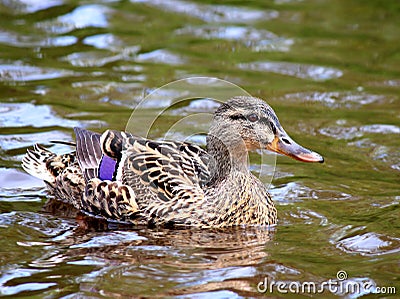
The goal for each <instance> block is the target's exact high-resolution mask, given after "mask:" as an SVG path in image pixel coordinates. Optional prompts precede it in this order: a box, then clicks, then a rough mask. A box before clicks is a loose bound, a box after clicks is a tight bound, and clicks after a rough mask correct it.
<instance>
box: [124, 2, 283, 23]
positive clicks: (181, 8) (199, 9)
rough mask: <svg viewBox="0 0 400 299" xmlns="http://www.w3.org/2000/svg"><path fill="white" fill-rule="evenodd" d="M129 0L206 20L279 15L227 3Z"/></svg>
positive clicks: (239, 20) (250, 19)
mask: <svg viewBox="0 0 400 299" xmlns="http://www.w3.org/2000/svg"><path fill="white" fill-rule="evenodd" d="M131 2H145V3H146V4H148V5H153V6H156V7H158V8H162V9H164V10H167V11H173V12H175V13H180V14H186V15H190V16H192V17H195V18H199V19H202V20H204V21H206V22H219V23H231V22H232V23H248V22H254V21H257V20H263V21H266V20H271V19H275V18H277V17H278V16H279V12H278V11H276V10H267V9H264V10H262V11H261V10H252V9H248V8H244V7H235V6H228V5H205V4H197V3H193V2H188V1H181V0H170V1H163V0H131Z"/></svg>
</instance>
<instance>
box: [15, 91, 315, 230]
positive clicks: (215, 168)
mask: <svg viewBox="0 0 400 299" xmlns="http://www.w3.org/2000/svg"><path fill="white" fill-rule="evenodd" d="M75 134H76V150H75V152H72V153H69V154H65V155H56V154H54V153H52V152H50V151H49V150H47V149H45V148H43V147H41V146H40V145H35V146H34V147H33V149H32V150H28V153H27V154H26V156H25V157H24V158H23V160H22V166H23V168H24V169H25V170H26V171H27V172H28V173H30V174H32V175H34V176H36V177H38V178H40V179H42V180H44V181H45V182H46V184H47V186H48V189H49V191H50V193H51V194H53V195H54V196H55V197H56V198H58V199H60V200H63V201H66V202H69V203H71V204H73V205H74V206H75V207H76V208H77V209H79V210H82V211H84V212H87V213H89V214H91V215H95V216H101V217H104V218H106V219H108V220H115V221H123V222H131V223H135V224H137V223H145V224H149V225H175V226H198V227H223V226H234V225H243V224H247V225H272V224H275V223H276V221H277V215H276V209H275V207H274V204H273V201H272V200H271V197H270V195H269V194H268V191H267V188H266V187H265V186H264V184H263V183H262V182H261V181H260V180H259V179H258V178H256V177H255V176H254V175H253V174H252V173H251V172H250V171H249V169H248V165H247V160H248V151H249V150H254V149H269V150H271V151H275V152H279V153H283V154H286V155H288V156H291V157H293V158H295V159H298V160H301V161H305V162H322V161H323V159H322V157H321V156H320V155H318V154H317V153H315V152H311V151H309V150H307V149H305V148H303V147H301V146H299V145H298V144H296V143H295V142H294V141H293V140H292V139H290V137H289V136H288V135H287V134H286V132H285V131H284V130H283V128H282V127H281V125H280V124H279V121H278V118H277V117H276V115H275V113H274V111H273V110H272V108H271V107H270V106H268V105H267V104H266V103H265V102H263V101H262V100H260V99H257V98H253V97H234V98H232V99H230V100H229V101H227V102H226V103H224V104H222V105H221V106H220V107H219V108H218V109H217V110H216V112H215V114H214V118H213V121H212V124H211V128H210V132H209V134H208V136H207V150H204V149H202V148H201V147H199V146H197V145H193V144H189V143H186V142H177V141H156V140H149V139H145V138H142V137H138V136H135V135H133V134H130V133H126V132H118V131H111V130H108V131H106V132H104V133H103V134H98V133H94V132H90V131H87V130H84V129H80V128H75Z"/></svg>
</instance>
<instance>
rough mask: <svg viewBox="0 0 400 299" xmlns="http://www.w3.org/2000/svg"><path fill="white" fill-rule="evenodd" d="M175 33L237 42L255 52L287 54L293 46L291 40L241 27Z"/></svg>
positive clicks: (267, 32) (190, 29)
mask: <svg viewBox="0 0 400 299" xmlns="http://www.w3.org/2000/svg"><path fill="white" fill-rule="evenodd" d="M175 33H176V34H187V35H191V36H197V37H201V38H204V39H224V40H229V41H239V42H241V43H243V44H244V45H245V46H247V47H249V48H251V49H252V50H253V51H255V52H261V51H277V52H287V51H289V50H290V47H291V46H292V45H293V44H294V41H293V40H292V39H286V38H283V37H279V36H277V35H276V34H274V33H272V32H270V31H267V30H260V29H255V28H251V27H241V26H212V25H206V26H197V27H196V26H188V27H185V28H182V29H178V30H176V31H175Z"/></svg>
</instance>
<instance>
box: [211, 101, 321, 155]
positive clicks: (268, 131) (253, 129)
mask: <svg viewBox="0 0 400 299" xmlns="http://www.w3.org/2000/svg"><path fill="white" fill-rule="evenodd" d="M210 135H212V136H214V137H215V138H217V139H219V140H221V141H222V142H223V143H224V144H225V145H227V147H229V148H231V149H234V148H235V147H236V144H237V143H238V142H240V143H241V144H242V145H243V144H244V145H245V147H246V148H247V150H255V149H268V150H270V151H273V152H276V153H279V154H283V155H286V156H289V157H291V158H294V159H296V160H300V161H303V162H323V161H324V158H323V157H322V156H321V155H320V154H318V153H316V152H313V151H311V150H309V149H306V148H304V147H302V146H301V145H299V144H297V143H296V142H294V141H293V139H291V138H290V137H289V135H288V134H287V133H286V132H285V130H284V129H283V128H282V126H281V125H280V123H279V120H278V117H277V116H276V114H275V112H274V110H272V108H271V107H270V106H269V105H268V104H266V103H265V102H264V101H262V100H260V99H258V98H254V97H245V96H240V97H234V98H231V99H230V100H228V101H227V102H225V103H223V104H222V105H221V106H220V107H219V108H218V109H217V110H216V111H215V114H214V119H213V122H212V125H211V129H210ZM211 139H213V138H211Z"/></svg>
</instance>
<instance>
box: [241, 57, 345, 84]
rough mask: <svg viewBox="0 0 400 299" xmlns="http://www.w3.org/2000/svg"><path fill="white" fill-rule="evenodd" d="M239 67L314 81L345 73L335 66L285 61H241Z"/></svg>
mask: <svg viewBox="0 0 400 299" xmlns="http://www.w3.org/2000/svg"><path fill="white" fill-rule="evenodd" d="M238 67H239V68H240V69H244V70H252V71H261V72H271V73H276V74H281V75H286V76H293V77H297V78H301V79H308V80H314V81H326V80H330V79H335V78H339V77H341V76H342V75H343V72H342V71H341V70H339V69H335V68H330V67H324V66H320V65H311V64H301V63H292V62H283V61H259V62H251V63H240V64H239V65H238Z"/></svg>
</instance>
